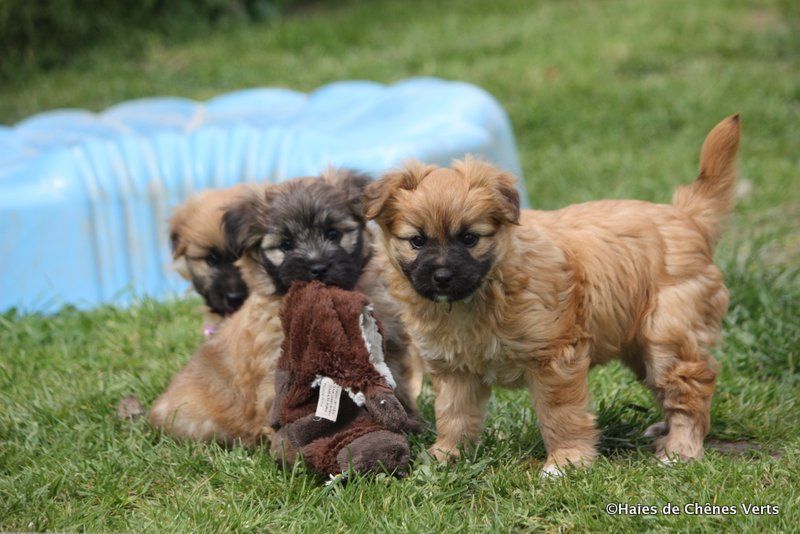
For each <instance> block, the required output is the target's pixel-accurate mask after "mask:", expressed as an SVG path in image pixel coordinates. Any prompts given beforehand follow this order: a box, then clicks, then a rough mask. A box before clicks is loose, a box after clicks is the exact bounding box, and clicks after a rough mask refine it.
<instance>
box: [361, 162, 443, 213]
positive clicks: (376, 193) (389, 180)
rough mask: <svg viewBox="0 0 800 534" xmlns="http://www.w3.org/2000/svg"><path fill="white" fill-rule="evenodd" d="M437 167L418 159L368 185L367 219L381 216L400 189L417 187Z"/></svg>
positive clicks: (365, 200)
mask: <svg viewBox="0 0 800 534" xmlns="http://www.w3.org/2000/svg"><path fill="white" fill-rule="evenodd" d="M435 169H436V166H435V165H423V164H422V163H420V162H418V161H412V162H410V163H408V164H407V165H406V167H405V168H404V169H401V170H399V171H393V172H389V173H387V174H384V175H383V177H382V178H381V179H380V180H378V181H377V182H373V183H371V184H370V185H368V186H367V187H366V188H365V189H364V195H363V196H362V201H363V204H364V214H365V216H366V218H367V220H373V219H377V218H379V217H380V216H381V214H383V213H384V211H385V210H386V208H387V206H388V204H389V203H390V201H391V200H392V198H394V195H395V193H396V192H397V191H398V190H400V189H407V190H413V189H415V188H416V187H417V186H418V185H419V183H420V182H421V181H422V179H423V178H425V177H426V176H427V175H429V174H430V173H431V172H433V171H434V170H435Z"/></svg>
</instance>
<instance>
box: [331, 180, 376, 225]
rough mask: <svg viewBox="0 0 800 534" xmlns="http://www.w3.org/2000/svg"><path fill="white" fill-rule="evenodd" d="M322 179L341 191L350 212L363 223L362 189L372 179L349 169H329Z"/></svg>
mask: <svg viewBox="0 0 800 534" xmlns="http://www.w3.org/2000/svg"><path fill="white" fill-rule="evenodd" d="M322 179H323V180H325V181H326V182H329V183H330V184H332V185H334V186H335V187H337V188H339V189H341V190H342V191H343V192H344V194H345V196H346V197H347V203H348V204H349V205H350V211H352V212H353V215H354V216H355V217H356V218H357V219H358V220H359V221H362V222H365V219H364V207H363V205H362V204H361V196H362V195H363V194H364V188H366V187H367V185H369V184H371V183H372V178H370V177H369V176H367V175H366V174H361V173H358V172H355V171H352V170H349V169H335V168H333V167H331V168H329V169H328V170H327V171H325V172H324V173H323V174H322Z"/></svg>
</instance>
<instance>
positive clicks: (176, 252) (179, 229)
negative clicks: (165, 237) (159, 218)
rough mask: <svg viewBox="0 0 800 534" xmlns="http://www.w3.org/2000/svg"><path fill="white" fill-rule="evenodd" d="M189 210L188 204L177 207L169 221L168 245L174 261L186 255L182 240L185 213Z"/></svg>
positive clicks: (184, 244)
mask: <svg viewBox="0 0 800 534" xmlns="http://www.w3.org/2000/svg"><path fill="white" fill-rule="evenodd" d="M188 210H189V205H188V203H184V204H181V205H180V206H178V207H177V208H176V209H175V211H174V212H173V214H172V217H171V218H170V220H169V245H170V248H172V259H173V260H176V259H178V258H180V257H181V256H183V255H184V254H186V247H187V245H186V240H185V239H184V238H183V235H182V233H183V231H184V228H183V227H184V225H185V224H186V212H187V211H188Z"/></svg>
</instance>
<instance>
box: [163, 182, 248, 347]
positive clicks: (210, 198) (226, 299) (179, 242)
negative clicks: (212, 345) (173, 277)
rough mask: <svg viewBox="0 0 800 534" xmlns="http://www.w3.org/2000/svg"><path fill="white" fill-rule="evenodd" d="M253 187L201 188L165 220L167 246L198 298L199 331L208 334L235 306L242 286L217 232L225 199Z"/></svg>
mask: <svg viewBox="0 0 800 534" xmlns="http://www.w3.org/2000/svg"><path fill="white" fill-rule="evenodd" d="M255 187H257V186H254V185H245V184H240V185H235V186H233V187H230V188H228V189H210V190H207V191H203V192H202V193H199V194H197V195H195V196H193V197H191V198H189V199H188V200H187V201H186V202H184V203H183V204H181V205H180V206H178V207H177V208H175V211H174V212H173V215H172V218H171V219H170V234H169V235H170V244H171V245H172V257H173V259H174V266H175V269H176V270H177V271H178V273H179V274H180V275H181V276H182V277H183V278H184V279H186V280H189V281H190V282H191V283H192V287H194V290H195V291H196V292H197V293H198V294H199V295H200V296H201V297H203V302H204V303H205V306H204V308H205V309H204V311H205V314H204V315H205V319H204V325H203V331H204V333H205V334H206V336H207V337H208V336H209V335H211V334H212V333H213V332H214V331H216V329H217V328H218V327H219V324H220V323H221V322H222V321H223V320H224V319H225V318H226V317H229V316H230V315H232V314H233V313H234V312H236V311H237V310H238V309H239V308H241V306H242V304H244V301H245V300H246V299H247V295H248V289H247V284H245V282H244V279H243V278H242V274H241V272H239V268H238V267H237V266H236V265H235V263H236V260H238V259H239V255H238V254H237V252H236V251H234V250H231V248H230V247H229V246H228V242H227V240H226V238H225V234H224V233H223V230H222V215H223V213H224V211H225V208H226V207H227V206H228V204H230V203H231V202H233V201H235V200H236V199H238V198H239V197H240V196H242V195H244V194H246V193H247V191H250V190H254V189H252V188H255Z"/></svg>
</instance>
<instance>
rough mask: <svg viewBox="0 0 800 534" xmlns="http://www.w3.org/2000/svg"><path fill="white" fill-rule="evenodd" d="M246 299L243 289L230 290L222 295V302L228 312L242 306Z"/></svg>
mask: <svg viewBox="0 0 800 534" xmlns="http://www.w3.org/2000/svg"><path fill="white" fill-rule="evenodd" d="M246 299H247V293H246V292H245V291H231V292H229V293H226V294H225V295H224V296H223V297H222V303H223V304H224V305H225V308H226V311H227V312H228V313H233V312H235V311H236V310H238V309H239V308H241V307H242V304H244V301H245V300H246Z"/></svg>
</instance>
